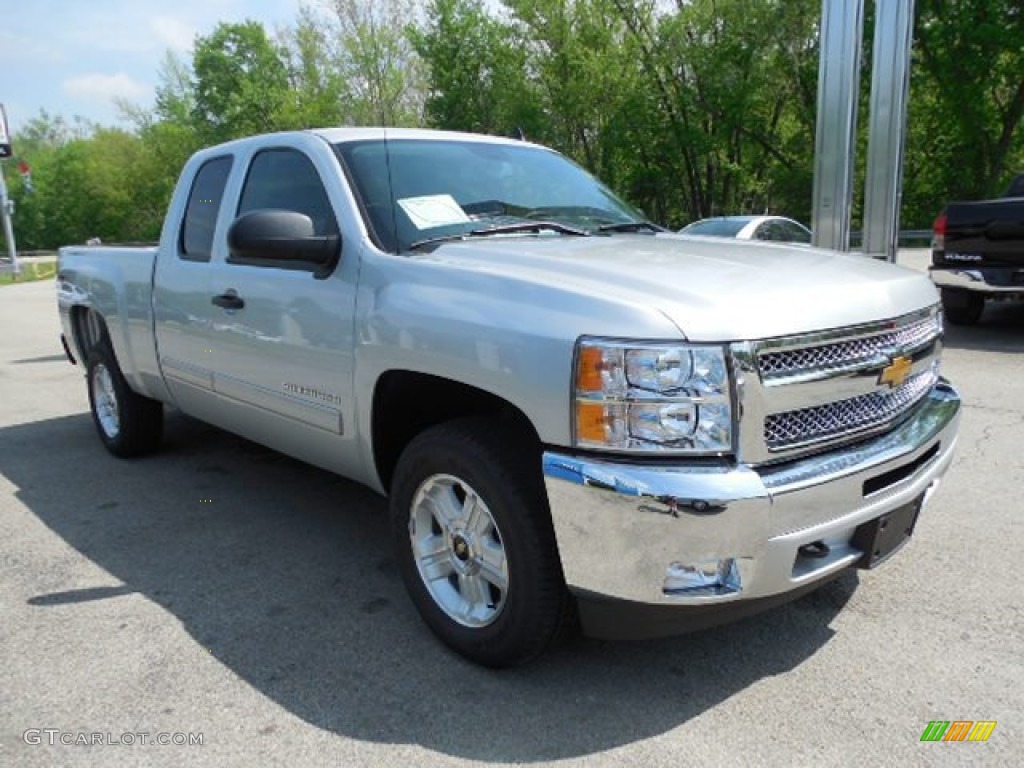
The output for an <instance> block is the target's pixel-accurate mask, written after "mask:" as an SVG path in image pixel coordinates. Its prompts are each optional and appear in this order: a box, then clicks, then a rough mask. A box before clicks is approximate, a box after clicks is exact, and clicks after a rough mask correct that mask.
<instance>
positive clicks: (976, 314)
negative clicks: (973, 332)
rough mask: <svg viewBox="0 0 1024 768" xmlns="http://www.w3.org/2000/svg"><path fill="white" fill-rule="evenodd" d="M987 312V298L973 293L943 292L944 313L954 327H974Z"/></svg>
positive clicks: (945, 290) (947, 290)
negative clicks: (982, 314)
mask: <svg viewBox="0 0 1024 768" xmlns="http://www.w3.org/2000/svg"><path fill="white" fill-rule="evenodd" d="M984 310H985V297H984V296H982V295H981V294H980V293H973V292H971V291H951V290H949V289H944V290H943V291H942V312H943V314H944V315H945V316H946V319H948V320H949V322H951V323H952V324H953V325H974V324H975V323H977V322H978V320H980V319H981V313H982V312H983V311H984Z"/></svg>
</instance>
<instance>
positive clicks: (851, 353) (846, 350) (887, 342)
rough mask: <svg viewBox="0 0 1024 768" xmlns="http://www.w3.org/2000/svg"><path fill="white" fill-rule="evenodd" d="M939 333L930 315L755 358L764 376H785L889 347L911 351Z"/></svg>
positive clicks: (845, 363) (843, 364)
mask: <svg viewBox="0 0 1024 768" xmlns="http://www.w3.org/2000/svg"><path fill="white" fill-rule="evenodd" d="M940 333H941V327H940V325H939V323H938V321H937V319H936V318H934V317H926V318H924V319H922V320H918V321H917V322H914V323H911V324H910V325H905V326H903V327H901V328H895V329H893V330H890V331H883V332H881V333H876V334H873V335H870V336H864V337H861V338H857V339H850V340H847V341H834V342H830V343H827V344H819V345H816V346H811V347H803V348H800V349H784V350H781V351H778V352H767V353H765V354H762V355H760V356H759V357H758V368H759V369H760V371H761V375H762V376H765V377H769V378H770V377H773V376H789V375H794V374H799V373H803V372H806V371H821V370H829V369H844V368H848V367H850V366H853V365H857V364H858V363H862V362H865V361H870V360H872V359H876V358H878V356H879V355H887V354H890V353H891V351H892V350H901V351H902V352H904V353H905V352H912V351H914V350H915V349H918V348H920V347H922V346H925V345H926V344H928V343H930V342H931V341H932V340H933V339H934V338H935V337H936V336H938V335H939V334H940Z"/></svg>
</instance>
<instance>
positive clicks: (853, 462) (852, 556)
mask: <svg viewBox="0 0 1024 768" xmlns="http://www.w3.org/2000/svg"><path fill="white" fill-rule="evenodd" d="M959 418H960V396H959V395H958V393H957V392H956V390H955V389H954V388H953V387H952V386H950V385H949V384H948V383H947V382H945V381H941V382H940V383H939V384H937V385H936V386H935V387H934V388H933V389H932V390H931V392H930V393H929V394H928V395H927V396H926V397H925V399H924V401H923V402H922V403H921V404H920V405H919V406H918V407H917V408H916V409H915V410H914V411H913V413H912V415H911V416H910V418H909V419H908V420H907V421H905V422H903V423H902V424H901V425H900V426H898V427H897V428H896V429H894V430H893V431H891V432H889V433H887V434H885V435H882V436H880V437H877V438H873V439H870V440H868V441H865V442H862V443H859V444H856V445H853V446H849V447H846V448H843V449H839V450H833V451H830V452H828V453H824V454H821V455H818V456H813V457H810V458H806V459H802V460H797V461H793V462H789V463H786V464H782V465H778V466H765V467H750V466H744V465H742V464H739V465H737V464H735V463H732V464H728V463H718V464H699V463H696V462H695V463H690V464H686V465H665V464H660V465H659V464H650V463H647V464H627V463H622V462H613V461H610V460H606V459H601V458H592V457H580V456H571V455H567V454H564V453H557V452H552V451H549V452H546V453H545V454H544V459H543V467H544V480H545V485H546V487H547V494H548V501H549V502H550V506H551V516H552V519H553V522H554V529H555V535H556V538H557V541H558V549H559V553H560V556H561V561H562V569H563V572H564V574H565V578H566V582H567V584H568V585H569V587H570V588H571V589H572V590H573V591H574V592H576V593H577V594H581V595H587V596H590V597H593V596H597V597H599V598H601V599H606V600H607V599H611V600H622V601H630V602H632V603H640V604H647V605H651V606H655V605H658V606H662V605H663V606H671V605H676V606H682V605H693V606H700V605H704V606H707V605H717V604H725V603H728V602H734V601H745V600H754V599H760V598H766V597H770V596H773V595H782V594H785V593H788V592H796V591H799V590H801V589H804V588H806V587H807V586H808V585H810V584H813V583H815V582H818V581H822V580H825V579H827V578H829V577H831V576H834V575H835V574H836V573H837V572H838V571H840V570H842V569H844V568H847V567H848V566H851V565H853V564H854V563H856V562H857V561H858V560H860V559H861V557H862V556H863V554H864V553H863V552H862V551H861V550H859V549H857V547H856V546H855V545H854V544H853V541H852V540H853V536H854V531H855V529H856V528H857V526H858V525H860V524H862V523H864V522H867V521H870V520H873V519H875V518H877V517H879V516H881V515H882V514H885V513H886V512H889V511H891V510H894V509H896V508H898V507H901V506H903V505H905V504H908V503H911V502H913V501H914V500H915V499H917V498H918V497H922V496H923V497H924V499H925V500H927V498H928V497H929V496H930V495H931V492H932V491H933V490H934V489H935V487H936V486H937V485H938V482H939V478H940V477H941V476H942V474H943V473H944V472H945V471H946V469H947V468H948V467H949V464H950V462H951V460H952V457H953V449H954V446H955V444H956V438H957V427H958V423H959ZM822 544H823V545H824V546H821V545H822ZM805 545H812V547H807V546H805ZM802 548H803V549H802Z"/></svg>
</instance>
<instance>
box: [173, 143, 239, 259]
mask: <svg viewBox="0 0 1024 768" xmlns="http://www.w3.org/2000/svg"><path fill="white" fill-rule="evenodd" d="M231 162H232V159H231V157H230V156H227V155H225V156H224V157H215V158H213V159H212V160H207V161H206V162H205V163H203V164H202V166H200V168H199V172H198V173H196V178H195V180H194V181H193V182H192V190H191V191H190V192H189V194H188V205H187V206H186V207H185V219H184V221H183V222H182V225H181V243H180V247H179V255H180V256H181V258H183V259H188V260H189V261H209V260H210V252H211V250H212V249H213V231H214V229H215V228H216V226H217V212H218V211H220V203H221V200H223V198H224V187H225V185H226V184H227V181H228V175H229V174H230V173H231Z"/></svg>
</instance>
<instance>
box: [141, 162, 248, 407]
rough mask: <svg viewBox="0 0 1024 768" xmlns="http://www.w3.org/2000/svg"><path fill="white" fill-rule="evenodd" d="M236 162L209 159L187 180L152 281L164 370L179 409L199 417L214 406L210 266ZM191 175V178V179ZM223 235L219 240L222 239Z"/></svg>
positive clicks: (220, 235)
mask: <svg viewBox="0 0 1024 768" xmlns="http://www.w3.org/2000/svg"><path fill="white" fill-rule="evenodd" d="M233 167H234V158H233V157H232V156H231V155H230V154H223V155H218V156H214V157H210V158H208V159H206V160H204V161H202V162H201V163H200V164H199V166H198V168H197V169H196V170H195V171H194V172H191V171H190V169H188V168H186V170H185V172H184V173H183V178H191V179H192V182H191V188H190V189H189V192H188V197H187V198H186V202H185V208H184V212H183V214H181V215H180V216H179V217H178V220H177V221H174V222H172V218H173V217H174V213H173V212H169V213H168V223H167V224H166V225H165V226H167V227H175V229H174V231H170V232H165V235H164V237H163V238H162V240H161V248H162V250H161V252H160V253H159V254H158V256H157V263H156V272H155V275H154V280H153V303H154V309H155V320H156V324H155V335H156V345H157V356H158V359H159V363H160V371H161V374H162V375H163V378H164V381H165V382H166V384H167V388H168V389H169V390H170V393H171V395H172V396H173V397H174V399H175V402H176V403H177V404H178V406H179V407H180V408H181V409H182V410H184V411H185V412H186V413H190V414H192V415H194V416H197V417H199V418H205V414H206V413H207V412H208V411H209V410H210V409H211V407H212V405H213V369H214V362H213V361H214V350H213V320H214V313H213V309H214V308H213V307H212V306H211V304H210V292H211V287H210V280H211V277H212V268H211V262H212V260H213V255H214V253H215V251H217V250H218V248H219V247H220V243H221V242H222V241H223V232H224V228H225V227H226V225H227V221H226V220H225V219H224V217H222V216H221V211H222V208H223V201H224V193H225V190H226V188H227V184H228V180H229V178H230V176H231V171H232V169H233ZM190 173H191V175H190ZM218 235H219V237H218Z"/></svg>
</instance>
